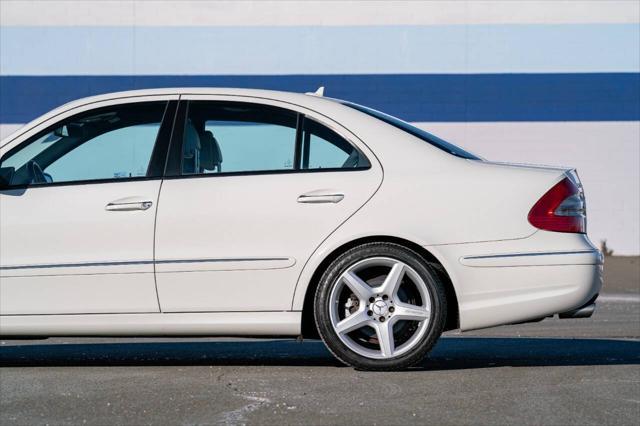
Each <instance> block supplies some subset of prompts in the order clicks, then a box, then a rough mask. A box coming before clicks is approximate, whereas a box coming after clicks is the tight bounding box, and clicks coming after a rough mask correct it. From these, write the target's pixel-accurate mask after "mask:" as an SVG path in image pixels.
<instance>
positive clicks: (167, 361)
mask: <svg viewBox="0 0 640 426" xmlns="http://www.w3.org/2000/svg"><path fill="white" fill-rule="evenodd" d="M46 342H47V341H46V340H43V341H42V343H33V342H29V343H28V344H24V345H20V344H16V343H18V342H15V341H14V342H12V344H11V345H5V346H2V347H0V366H3V367H10V366H14V367H15V366H24V367H49V366H70V367H72V366H78V367H83V366H184V365H189V366H202V365H221V366H236V365H238V366H242V365H246V366H320V367H337V366H340V365H341V364H340V363H339V362H337V361H336V360H335V359H334V358H333V357H332V356H331V354H330V353H329V352H328V351H327V349H326V348H325V347H324V344H323V343H322V342H320V341H317V340H305V341H304V342H298V341H294V340H264V341H260V340H251V341H224V342H212V341H193V340H185V341H184V342H182V341H175V340H172V341H171V342H157V341H153V342H145V341H142V342H140V341H136V342H132V343H102V342H99V343H76V342H75V341H74V342H73V343H50V344H48V343H46ZM632 364H633V365H635V364H640V341H637V340H611V339H580V338H576V339H573V338H572V339H567V338H519V337H514V338H504V337H499V338H497V337H444V338H442V339H441V340H440V341H439V342H438V344H437V345H436V347H435V348H434V350H433V351H432V352H431V354H430V355H429V357H427V358H425V360H424V361H423V362H421V363H420V364H419V365H417V366H416V367H413V368H412V369H411V370H412V371H415V370H416V369H418V370H429V371H433V370H456V369H468V368H494V367H504V366H512V367H524V366H526V367H531V366H580V365H632Z"/></svg>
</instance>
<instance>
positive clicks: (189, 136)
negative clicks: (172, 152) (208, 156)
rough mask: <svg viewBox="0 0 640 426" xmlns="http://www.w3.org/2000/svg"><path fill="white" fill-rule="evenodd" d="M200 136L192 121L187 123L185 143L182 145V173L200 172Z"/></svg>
mask: <svg viewBox="0 0 640 426" xmlns="http://www.w3.org/2000/svg"><path fill="white" fill-rule="evenodd" d="M201 148H202V146H201V142H200V136H198V131H197V130H196V128H195V126H194V125H193V123H192V122H191V121H189V122H188V123H187V127H186V129H185V135H184V143H183V145H182V158H183V161H182V172H183V173H198V171H199V170H200V150H201Z"/></svg>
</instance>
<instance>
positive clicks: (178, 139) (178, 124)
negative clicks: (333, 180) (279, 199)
mask: <svg viewBox="0 0 640 426" xmlns="http://www.w3.org/2000/svg"><path fill="white" fill-rule="evenodd" d="M192 101H193V100H191V99H182V98H181V99H180V100H179V102H178V108H177V111H176V115H175V120H174V125H173V131H172V133H171V140H170V142H169V150H168V155H167V162H166V167H165V172H164V176H163V178H167V179H177V178H202V177H216V176H250V175H265V174H292V173H322V172H325V173H328V172H355V171H365V170H369V169H370V168H371V161H370V160H369V159H368V158H367V156H366V155H365V154H364V152H363V151H362V150H361V149H360V148H358V146H357V145H356V144H354V143H352V142H351V141H350V140H349V139H348V138H346V137H344V136H343V135H341V134H340V133H339V132H337V131H336V130H334V129H333V128H332V127H330V126H327V125H326V124H324V123H322V122H320V121H318V120H316V119H315V118H312V117H308V116H307V115H306V114H304V113H301V112H298V111H295V110H291V109H288V108H283V109H286V110H287V111H289V112H291V113H294V114H296V115H297V121H296V135H295V148H294V153H293V154H294V155H293V158H294V160H293V169H290V170H286V169H281V170H252V171H235V172H222V173H205V174H182V146H183V144H184V133H185V127H186V125H187V117H188V114H189V104H190V103H191V102H192ZM205 102H214V103H221V104H224V103H235V102H237V101H227V100H208V101H205ZM241 103H247V104H250V105H256V106H264V107H272V105H269V104H261V103H257V102H241ZM276 108H282V107H276ZM305 120H312V121H314V122H316V123H317V124H318V125H320V126H323V127H326V128H327V129H329V130H331V131H332V132H335V133H336V134H337V135H338V136H340V137H341V138H343V139H344V140H345V142H347V143H348V144H349V145H350V146H352V147H353V148H354V149H355V150H356V151H357V152H358V154H359V155H360V156H362V158H364V160H365V164H366V166H363V167H353V168H342V167H335V168H315V169H305V168H304V165H305V164H306V166H307V167H308V163H309V149H308V145H309V143H310V141H307V149H306V150H305V152H303V145H304V142H305V141H303V134H304V133H305V132H304V122H305ZM309 136H310V135H309V134H307V138H305V139H310V137H309ZM305 154H306V155H305ZM301 157H306V163H305V159H304V158H301ZM301 166H303V167H301Z"/></svg>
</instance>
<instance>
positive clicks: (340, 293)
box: [316, 243, 446, 369]
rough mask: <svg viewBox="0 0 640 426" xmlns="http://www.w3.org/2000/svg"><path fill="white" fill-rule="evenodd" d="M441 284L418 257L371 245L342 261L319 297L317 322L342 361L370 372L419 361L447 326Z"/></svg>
mask: <svg viewBox="0 0 640 426" xmlns="http://www.w3.org/2000/svg"><path fill="white" fill-rule="evenodd" d="M443 294H444V293H443V289H442V284H441V283H440V280H439V278H438V275H437V274H436V273H435V272H434V271H433V270H432V269H431V268H430V267H429V264H428V263H427V262H425V261H424V259H422V258H421V257H420V256H419V255H417V254H416V253H415V252H413V251H411V250H408V249H406V248H404V247H402V246H398V245H395V244H389V243H372V244H367V245H363V246H360V247H357V248H355V249H352V250H350V251H348V252H346V253H345V254H344V255H342V256H340V257H339V258H338V259H336V261H334V262H333V263H332V265H331V266H330V267H329V268H328V270H327V271H326V273H325V274H324V276H323V278H322V280H321V283H320V286H319V287H318V292H317V295H316V322H317V325H318V329H319V331H320V334H321V336H322V338H323V339H324V341H325V343H326V344H327V346H328V347H329V349H330V350H332V352H334V354H335V355H336V356H337V357H338V358H340V359H341V360H343V361H344V362H346V363H348V364H351V365H355V366H357V367H360V368H367V369H383V368H385V369H386V368H402V367H405V366H408V365H410V364H412V363H414V362H417V361H419V360H420V359H421V358H422V357H423V356H424V354H425V353H426V351H427V350H428V349H430V347H431V346H432V344H433V343H434V342H435V340H436V339H437V337H438V336H439V335H440V333H441V331H442V328H443V324H444V312H445V311H444V304H445V303H446V301H445V299H444V296H443Z"/></svg>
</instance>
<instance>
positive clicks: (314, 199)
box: [298, 194, 344, 204]
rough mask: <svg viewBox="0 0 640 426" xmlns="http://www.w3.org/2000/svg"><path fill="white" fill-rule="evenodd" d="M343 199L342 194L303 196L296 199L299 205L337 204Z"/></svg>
mask: <svg viewBox="0 0 640 426" xmlns="http://www.w3.org/2000/svg"><path fill="white" fill-rule="evenodd" d="M343 198H344V194H303V195H301V196H299V197H298V202H299V203H310V204H319V203H334V204H335V203H339V202H340V201H342V199H343Z"/></svg>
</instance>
